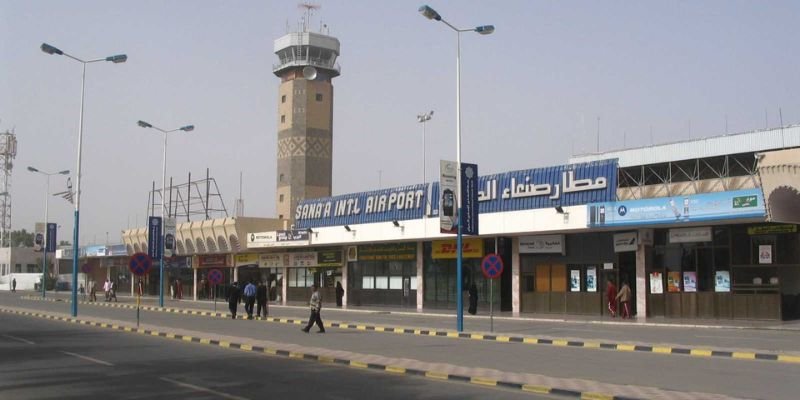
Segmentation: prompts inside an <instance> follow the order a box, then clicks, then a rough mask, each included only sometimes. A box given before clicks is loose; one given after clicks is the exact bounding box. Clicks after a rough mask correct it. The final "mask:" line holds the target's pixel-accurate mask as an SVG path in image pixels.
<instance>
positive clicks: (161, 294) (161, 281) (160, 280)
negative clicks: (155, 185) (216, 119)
mask: <svg viewBox="0 0 800 400" xmlns="http://www.w3.org/2000/svg"><path fill="white" fill-rule="evenodd" d="M137 124H139V126H140V127H142V128H153V129H155V130H157V131H159V132H161V133H163V134H164V159H163V160H162V162H161V252H160V253H161V257H160V260H159V263H158V264H159V272H160V275H159V278H158V306H159V307H164V246H165V244H166V243H164V242H165V241H164V236H165V235H166V234H167V232H166V230H165V229H164V222H165V221H166V218H167V201H166V200H167V197H166V192H167V187H166V184H167V137H168V136H169V133H171V132H177V131H183V132H191V131H193V130H194V125H186V126H182V127H180V128H175V129H169V130H165V129H161V128H159V127H157V126H154V125H152V124H150V123H147V122H144V121H142V120H139V122H137Z"/></svg>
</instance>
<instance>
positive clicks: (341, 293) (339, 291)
mask: <svg viewBox="0 0 800 400" xmlns="http://www.w3.org/2000/svg"><path fill="white" fill-rule="evenodd" d="M343 297H344V288H343V287H342V282H336V307H341V306H342V298H343Z"/></svg>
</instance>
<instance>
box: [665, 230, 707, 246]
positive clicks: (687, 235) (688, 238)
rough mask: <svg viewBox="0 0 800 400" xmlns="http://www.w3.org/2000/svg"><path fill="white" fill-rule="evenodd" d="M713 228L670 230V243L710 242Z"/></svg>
mask: <svg viewBox="0 0 800 400" xmlns="http://www.w3.org/2000/svg"><path fill="white" fill-rule="evenodd" d="M710 241H711V227H710V226H704V227H699V228H676V229H670V230H669V242H670V243H693V242H710Z"/></svg>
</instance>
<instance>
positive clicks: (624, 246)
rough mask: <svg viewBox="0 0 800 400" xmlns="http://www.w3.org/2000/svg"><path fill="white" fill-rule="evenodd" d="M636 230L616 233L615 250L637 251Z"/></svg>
mask: <svg viewBox="0 0 800 400" xmlns="http://www.w3.org/2000/svg"><path fill="white" fill-rule="evenodd" d="M636 245H637V234H636V232H623V233H615V234H614V252H615V253H622V252H626V251H636Z"/></svg>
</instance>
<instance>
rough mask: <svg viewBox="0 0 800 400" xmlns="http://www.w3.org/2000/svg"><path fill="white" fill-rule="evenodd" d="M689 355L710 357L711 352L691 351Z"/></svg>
mask: <svg viewBox="0 0 800 400" xmlns="http://www.w3.org/2000/svg"><path fill="white" fill-rule="evenodd" d="M689 354H691V355H693V356H701V357H711V350H705V349H692V350H690V351H689Z"/></svg>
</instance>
